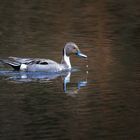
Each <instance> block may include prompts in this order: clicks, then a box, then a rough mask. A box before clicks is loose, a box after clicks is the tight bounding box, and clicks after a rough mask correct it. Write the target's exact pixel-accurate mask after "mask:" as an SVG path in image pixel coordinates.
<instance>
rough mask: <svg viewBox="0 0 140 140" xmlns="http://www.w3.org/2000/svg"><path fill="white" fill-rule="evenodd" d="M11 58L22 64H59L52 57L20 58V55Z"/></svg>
mask: <svg viewBox="0 0 140 140" xmlns="http://www.w3.org/2000/svg"><path fill="white" fill-rule="evenodd" d="M9 58H10V59H13V60H14V61H16V62H18V63H21V64H30V65H31V64H41V65H48V64H57V62H55V61H53V60H50V59H41V58H20V57H9Z"/></svg>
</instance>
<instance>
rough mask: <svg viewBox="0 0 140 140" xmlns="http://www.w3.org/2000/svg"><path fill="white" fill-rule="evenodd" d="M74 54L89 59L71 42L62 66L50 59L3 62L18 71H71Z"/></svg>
mask: <svg viewBox="0 0 140 140" xmlns="http://www.w3.org/2000/svg"><path fill="white" fill-rule="evenodd" d="M72 54H75V55H77V56H80V57H83V58H86V57H87V56H86V55H85V54H83V53H81V51H80V49H79V48H78V46H77V45H76V44H75V43H73V42H69V43H66V45H65V47H64V49H63V57H62V61H61V63H60V64H59V63H57V62H55V61H53V60H50V59H40V58H19V57H9V59H1V62H3V63H5V64H8V65H10V66H11V67H13V68H14V69H15V70H18V71H45V72H60V71H65V70H70V69H71V63H70V56H71V55H72Z"/></svg>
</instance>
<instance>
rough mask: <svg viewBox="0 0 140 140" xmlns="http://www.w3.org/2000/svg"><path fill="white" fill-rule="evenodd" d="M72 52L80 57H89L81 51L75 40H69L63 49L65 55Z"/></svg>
mask: <svg viewBox="0 0 140 140" xmlns="http://www.w3.org/2000/svg"><path fill="white" fill-rule="evenodd" d="M72 54H75V55H77V56H79V57H83V58H87V56H86V55H85V54H83V53H81V51H80V49H79V48H78V46H77V45H76V44H75V43H73V42H68V43H67V44H66V45H65V47H64V50H63V55H64V56H65V55H66V56H68V57H69V56H70V55H72Z"/></svg>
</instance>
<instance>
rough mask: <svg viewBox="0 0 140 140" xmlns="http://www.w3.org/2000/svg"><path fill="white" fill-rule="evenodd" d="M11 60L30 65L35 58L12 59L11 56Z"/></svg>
mask: <svg viewBox="0 0 140 140" xmlns="http://www.w3.org/2000/svg"><path fill="white" fill-rule="evenodd" d="M9 58H10V59H12V60H14V61H15V62H18V63H21V64H28V63H31V62H32V61H33V58H21V57H12V56H10V57H9Z"/></svg>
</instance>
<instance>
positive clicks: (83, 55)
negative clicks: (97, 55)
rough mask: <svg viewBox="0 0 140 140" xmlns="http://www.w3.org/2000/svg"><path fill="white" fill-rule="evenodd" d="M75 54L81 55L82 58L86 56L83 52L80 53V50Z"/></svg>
mask: <svg viewBox="0 0 140 140" xmlns="http://www.w3.org/2000/svg"><path fill="white" fill-rule="evenodd" d="M77 56H79V57H83V58H87V56H86V55H85V54H83V53H81V52H78V53H77Z"/></svg>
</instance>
